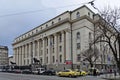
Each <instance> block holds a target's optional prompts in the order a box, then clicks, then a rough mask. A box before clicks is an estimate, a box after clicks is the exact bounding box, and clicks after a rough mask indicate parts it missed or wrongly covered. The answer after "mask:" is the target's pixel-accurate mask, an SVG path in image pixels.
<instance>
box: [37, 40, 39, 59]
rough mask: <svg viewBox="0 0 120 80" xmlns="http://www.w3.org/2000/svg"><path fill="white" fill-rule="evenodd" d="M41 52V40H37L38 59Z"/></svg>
mask: <svg viewBox="0 0 120 80" xmlns="http://www.w3.org/2000/svg"><path fill="white" fill-rule="evenodd" d="M39 53H40V40H38V41H37V59H39V60H40V55H39Z"/></svg>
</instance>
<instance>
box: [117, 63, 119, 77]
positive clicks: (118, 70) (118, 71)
mask: <svg viewBox="0 0 120 80" xmlns="http://www.w3.org/2000/svg"><path fill="white" fill-rule="evenodd" d="M117 68H118V70H117V71H118V73H119V75H120V61H118V62H117Z"/></svg>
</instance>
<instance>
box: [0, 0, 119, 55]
mask: <svg viewBox="0 0 120 80" xmlns="http://www.w3.org/2000/svg"><path fill="white" fill-rule="evenodd" d="M88 1H91V0H0V45H3V46H8V47H9V55H12V54H13V51H12V46H11V44H12V42H13V40H14V39H15V38H16V37H18V36H19V35H21V34H23V33H25V32H27V31H29V30H31V29H33V28H35V27H37V26H38V25H40V24H42V23H44V22H46V21H47V20H49V19H51V18H53V17H55V16H57V15H58V14H61V13H62V12H64V11H67V10H73V9H75V8H78V7H80V6H82V5H83V4H84V3H86V2H88ZM119 4H120V1H119V0H96V1H95V6H96V7H98V8H99V9H103V8H104V7H105V6H107V5H110V6H112V7H114V6H116V7H119ZM89 6H90V5H89Z"/></svg>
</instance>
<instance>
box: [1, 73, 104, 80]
mask: <svg viewBox="0 0 120 80" xmlns="http://www.w3.org/2000/svg"><path fill="white" fill-rule="evenodd" d="M0 80H104V79H101V78H100V77H96V76H85V77H77V78H68V77H58V76H44V75H32V74H14V73H3V72H0Z"/></svg>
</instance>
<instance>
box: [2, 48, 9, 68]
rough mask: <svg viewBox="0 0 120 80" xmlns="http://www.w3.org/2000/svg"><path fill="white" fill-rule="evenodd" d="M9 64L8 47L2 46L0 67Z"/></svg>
mask: <svg viewBox="0 0 120 80" xmlns="http://www.w3.org/2000/svg"><path fill="white" fill-rule="evenodd" d="M8 63H9V62H8V47H7V46H0V66H6V65H8Z"/></svg>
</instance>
